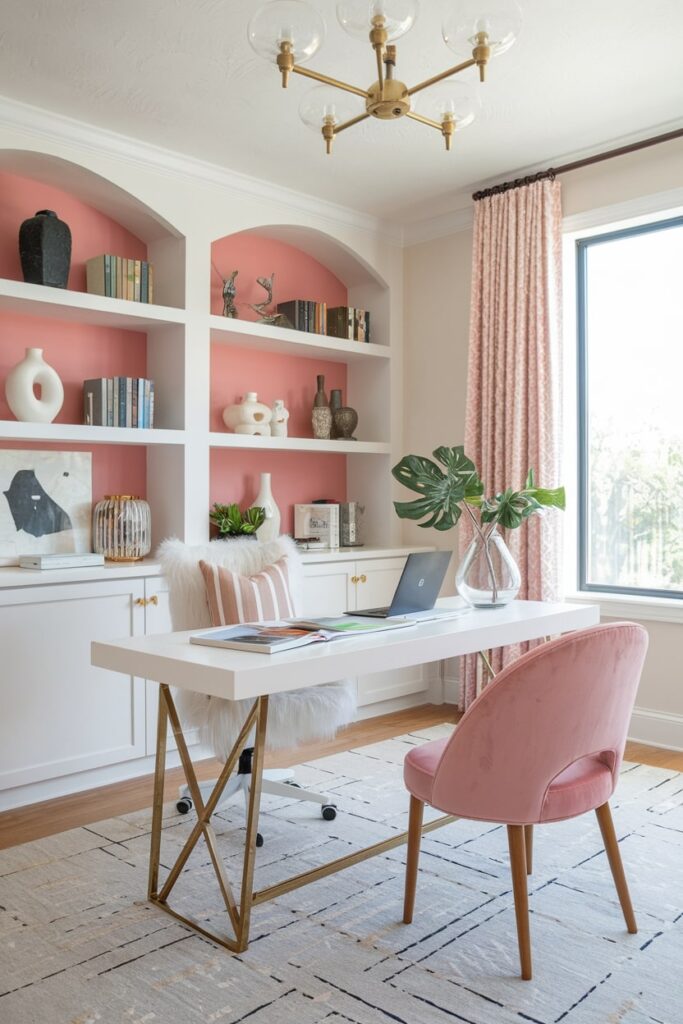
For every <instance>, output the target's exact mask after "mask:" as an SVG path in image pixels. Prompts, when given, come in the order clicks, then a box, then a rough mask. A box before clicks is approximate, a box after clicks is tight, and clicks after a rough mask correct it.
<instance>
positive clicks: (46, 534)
mask: <svg viewBox="0 0 683 1024" xmlns="http://www.w3.org/2000/svg"><path fill="white" fill-rule="evenodd" d="M91 508H92V455H91V453H90V452H59V451H19V450H13V449H4V450H2V451H0V565H16V564H17V563H18V561H19V557H20V556H21V555H35V554H41V555H46V554H82V553H84V552H87V551H90V550H91V548H90V543H91V537H90V534H91Z"/></svg>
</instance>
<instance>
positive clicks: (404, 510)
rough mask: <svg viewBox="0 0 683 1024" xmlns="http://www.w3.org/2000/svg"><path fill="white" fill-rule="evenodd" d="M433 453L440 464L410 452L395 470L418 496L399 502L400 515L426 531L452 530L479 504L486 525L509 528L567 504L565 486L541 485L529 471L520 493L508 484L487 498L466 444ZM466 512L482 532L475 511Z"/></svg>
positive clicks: (396, 504)
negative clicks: (466, 510)
mask: <svg viewBox="0 0 683 1024" xmlns="http://www.w3.org/2000/svg"><path fill="white" fill-rule="evenodd" d="M432 455H433V456H434V459H436V462H434V461H432V459H428V458H426V457H425V456H423V455H406V456H405V457H404V458H402V459H401V461H400V462H399V463H397V464H396V465H395V466H394V468H393V469H392V471H391V472H392V473H393V475H394V476H395V478H396V479H397V480H398V481H399V483H402V484H403V486H404V487H407V488H409V490H411V491H415V492H416V493H417V494H418V495H419V497H417V498H415V499H414V500H413V501H395V502H394V508H395V509H396V513H397V515H398V516H399V518H401V519H414V520H416V521H417V520H423V522H419V523H418V525H419V526H421V527H423V528H425V529H426V528H427V527H430V526H433V527H434V529H436V530H450V529H451V527H453V526H455V524H456V523H457V522H458V520H459V519H460V516H461V515H462V511H463V508H466V507H467V506H472V507H474V508H479V512H480V519H481V523H482V524H484V523H488V524H492V525H493V526H495V525H497V524H499V525H500V526H502V527H504V528H505V529H508V530H515V529H517V527H518V526H521V525H522V523H523V522H524V520H525V519H528V518H529V516H531V515H533V514H534V513H535V512H542V510H543V509H544V508H559V509H563V508H564V507H565V494H564V487H557V488H555V490H548V489H547V488H544V487H537V486H536V483H535V480H534V473H533V470H531V469H530V470H529V473H528V475H527V478H526V482H525V484H524V487H523V489H522V490H521V491H513V490H512V488H511V487H508V488H507V489H506V490H505V491H502V492H501V493H500V494H496V495H494V496H493V497H492V498H485V497H484V485H483V483H482V482H481V479H480V477H479V474H478V473H477V469H476V466H475V465H474V463H473V462H472V460H471V459H468V457H467V456H466V455H465V452H464V449H463V447H462V445H458V446H456V447H454V448H447V447H443V446H442V447H440V448H436V449H435V450H434V451H433V452H432ZM441 467H443V469H442V468H441ZM468 511H469V513H470V517H471V518H472V520H473V522H474V524H475V528H476V529H477V530H479V531H480V532H481V528H480V526H479V524H478V522H477V520H476V519H475V517H474V513H473V512H472V509H471V508H469V509H468Z"/></svg>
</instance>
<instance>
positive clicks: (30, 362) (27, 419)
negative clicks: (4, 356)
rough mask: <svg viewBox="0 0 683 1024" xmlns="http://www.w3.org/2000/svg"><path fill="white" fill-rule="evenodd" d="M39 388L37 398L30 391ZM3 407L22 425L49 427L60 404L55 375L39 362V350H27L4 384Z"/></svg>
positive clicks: (59, 384)
mask: <svg viewBox="0 0 683 1024" xmlns="http://www.w3.org/2000/svg"><path fill="white" fill-rule="evenodd" d="M35 384H39V385H40V398H37V397H36V395H35V392H34V390H33V388H34V385H35ZM5 397H6V398H7V404H8V405H9V407H10V409H11V410H12V412H13V413H14V415H15V416H16V418H17V419H18V420H21V421H22V423H52V421H53V419H54V418H55V416H56V415H57V413H58V412H59V410H60V409H61V408H62V405H63V403H64V388H63V387H62V382H61V380H60V379H59V374H58V373H57V371H56V370H55V369H53V368H52V367H51V366H49V365H48V364H47V363H46V362H45V360H44V359H43V350H42V348H27V349H26V355H25V357H24V358H23V359H22V361H21V362H20V363H17V365H16V366H15V367H14V368H13V369H12V370H10V372H9V373H8V374H7V380H6V381H5Z"/></svg>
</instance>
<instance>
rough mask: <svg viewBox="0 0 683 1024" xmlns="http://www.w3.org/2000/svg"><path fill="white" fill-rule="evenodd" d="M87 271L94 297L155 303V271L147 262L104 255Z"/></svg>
mask: <svg viewBox="0 0 683 1024" xmlns="http://www.w3.org/2000/svg"><path fill="white" fill-rule="evenodd" d="M85 272H86V283H87V289H88V291H89V292H90V294H91V295H105V296H107V297H109V298H113V299H127V300H128V301H129V302H146V303H150V302H154V271H153V267H152V264H151V263H148V261H147V260H135V259H128V258H127V257H125V256H112V255H110V254H109V253H104V254H103V255H102V256H93V258H92V259H89V260H87V261H86V264H85Z"/></svg>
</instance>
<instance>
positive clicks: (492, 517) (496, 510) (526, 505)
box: [481, 469, 565, 530]
mask: <svg viewBox="0 0 683 1024" xmlns="http://www.w3.org/2000/svg"><path fill="white" fill-rule="evenodd" d="M564 507H565V493H564V487H556V488H555V489H554V490H548V489H547V488H545V487H536V486H535V483H534V471H533V469H530V470H529V473H528V475H527V478H526V483H525V485H524V488H523V490H521V491H513V490H512V488H511V487H508V488H507V490H505V491H503V492H502V493H501V494H496V495H495V496H494V497H493V498H487V499H485V500H484V501H483V502H482V505H481V521H482V523H498V524H499V525H500V526H503V527H504V528H505V529H507V530H516V529H517V527H518V526H521V525H522V523H523V522H524V520H525V519H528V518H529V516H531V515H533V514H534V513H536V512H540V511H541V510H542V509H543V508H559V509H564Z"/></svg>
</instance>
